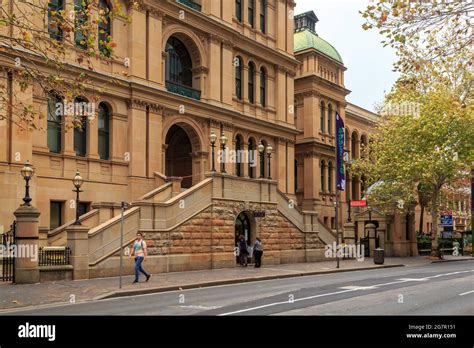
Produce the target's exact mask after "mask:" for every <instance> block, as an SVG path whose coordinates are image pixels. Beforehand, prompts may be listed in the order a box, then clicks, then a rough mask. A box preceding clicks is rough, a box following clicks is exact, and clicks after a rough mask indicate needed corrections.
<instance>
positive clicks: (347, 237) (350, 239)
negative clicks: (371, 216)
mask: <svg viewBox="0 0 474 348" xmlns="http://www.w3.org/2000/svg"><path fill="white" fill-rule="evenodd" d="M343 236H344V242H345V243H346V244H355V224H353V223H352V222H346V223H345V224H344V230H343Z"/></svg>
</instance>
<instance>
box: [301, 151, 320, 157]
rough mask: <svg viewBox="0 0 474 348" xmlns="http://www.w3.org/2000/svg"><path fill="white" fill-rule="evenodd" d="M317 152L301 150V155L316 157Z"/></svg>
mask: <svg viewBox="0 0 474 348" xmlns="http://www.w3.org/2000/svg"><path fill="white" fill-rule="evenodd" d="M318 156H319V152H316V151H305V152H303V157H304V158H313V157H318Z"/></svg>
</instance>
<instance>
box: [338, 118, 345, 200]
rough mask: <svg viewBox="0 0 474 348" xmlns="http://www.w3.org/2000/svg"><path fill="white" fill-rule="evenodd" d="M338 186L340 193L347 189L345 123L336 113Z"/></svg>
mask: <svg viewBox="0 0 474 348" xmlns="http://www.w3.org/2000/svg"><path fill="white" fill-rule="evenodd" d="M336 185H337V189H338V190H339V191H344V190H345V188H346V173H345V171H344V121H343V120H342V118H341V116H340V115H339V113H338V112H337V111H336Z"/></svg>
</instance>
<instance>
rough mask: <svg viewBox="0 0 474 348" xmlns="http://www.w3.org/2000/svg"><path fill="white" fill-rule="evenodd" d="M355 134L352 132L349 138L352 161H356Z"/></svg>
mask: <svg viewBox="0 0 474 348" xmlns="http://www.w3.org/2000/svg"><path fill="white" fill-rule="evenodd" d="M356 150H357V133H356V132H352V136H351V158H352V159H357V152H356Z"/></svg>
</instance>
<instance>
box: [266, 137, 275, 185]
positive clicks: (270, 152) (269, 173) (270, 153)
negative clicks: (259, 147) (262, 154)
mask: <svg viewBox="0 0 474 348" xmlns="http://www.w3.org/2000/svg"><path fill="white" fill-rule="evenodd" d="M265 150H266V152H267V156H268V180H271V179H272V167H271V165H270V161H271V159H272V151H273V148H272V146H271V145H268V146H267V148H266V149H265Z"/></svg>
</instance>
